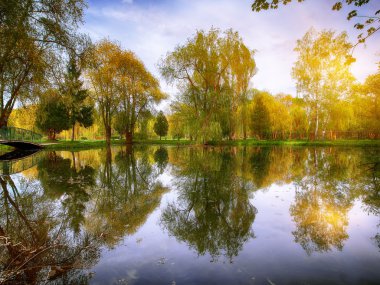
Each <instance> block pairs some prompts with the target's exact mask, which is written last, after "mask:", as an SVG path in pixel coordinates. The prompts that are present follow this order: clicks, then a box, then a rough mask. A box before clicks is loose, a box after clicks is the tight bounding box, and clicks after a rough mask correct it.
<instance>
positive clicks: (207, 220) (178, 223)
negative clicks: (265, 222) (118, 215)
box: [161, 149, 256, 261]
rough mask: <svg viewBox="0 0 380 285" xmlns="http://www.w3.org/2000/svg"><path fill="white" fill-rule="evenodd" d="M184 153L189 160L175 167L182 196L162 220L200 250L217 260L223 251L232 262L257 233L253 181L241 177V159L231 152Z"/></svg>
mask: <svg viewBox="0 0 380 285" xmlns="http://www.w3.org/2000/svg"><path fill="white" fill-rule="evenodd" d="M184 152H186V154H185V155H186V159H185V161H186V162H187V164H186V166H185V165H181V167H178V168H176V170H175V176H176V179H175V186H176V188H177V190H178V200H177V201H176V202H174V203H171V204H169V205H168V206H167V207H166V209H165V210H164V211H163V213H162V217H161V223H162V225H163V227H164V228H165V229H166V230H168V232H169V233H170V234H171V235H174V236H175V237H176V238H177V239H178V240H180V241H184V242H186V243H187V244H188V245H189V246H190V247H191V248H193V249H195V250H196V251H197V252H198V254H200V255H204V254H206V253H209V254H210V255H211V257H212V258H213V259H217V258H218V257H219V256H220V255H222V254H223V255H225V256H226V257H227V258H229V259H230V260H231V261H232V258H233V257H235V256H237V255H238V253H239V251H240V250H241V249H242V247H243V245H244V243H245V242H246V241H247V240H248V239H249V238H251V237H253V232H252V224H253V221H254V219H255V215H256V209H255V207H253V206H252V205H251V204H250V202H249V189H250V188H251V187H252V185H251V184H249V183H248V182H246V181H244V180H243V179H242V178H241V177H239V176H237V174H236V172H235V170H236V167H237V165H236V164H235V163H236V160H235V159H234V156H233V155H232V154H231V153H229V152H228V151H226V152H224V151H222V152H218V151H208V150H203V151H198V150H194V149H188V150H184ZM182 159H183V158H182Z"/></svg>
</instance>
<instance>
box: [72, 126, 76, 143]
mask: <svg viewBox="0 0 380 285" xmlns="http://www.w3.org/2000/svg"><path fill="white" fill-rule="evenodd" d="M74 137H75V124H73V130H72V132H71V141H72V142H73V141H74Z"/></svg>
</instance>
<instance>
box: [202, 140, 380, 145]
mask: <svg viewBox="0 0 380 285" xmlns="http://www.w3.org/2000/svg"><path fill="white" fill-rule="evenodd" d="M208 144H209V145H215V146H219V145H231V146H272V145H284V146H380V140H334V141H331V140H314V141H312V140H256V139H246V140H233V141H218V142H210V143H208Z"/></svg>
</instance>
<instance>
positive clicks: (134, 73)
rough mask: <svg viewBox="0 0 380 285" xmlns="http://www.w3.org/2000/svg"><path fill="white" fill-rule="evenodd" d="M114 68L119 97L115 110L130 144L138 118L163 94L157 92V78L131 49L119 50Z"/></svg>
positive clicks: (151, 107)
mask: <svg viewBox="0 0 380 285" xmlns="http://www.w3.org/2000/svg"><path fill="white" fill-rule="evenodd" d="M116 68H117V69H116V74H117V77H116V80H117V81H116V85H117V91H118V92H119V98H120V104H119V107H118V112H119V114H120V116H122V117H123V122H124V125H123V128H122V129H123V130H124V134H125V139H126V143H127V144H130V143H132V140H133V135H134V131H135V128H136V124H137V122H138V120H139V119H140V118H141V119H143V117H144V114H148V113H150V111H153V110H154V104H157V103H159V102H161V101H162V100H164V99H166V97H167V95H166V94H165V93H163V92H162V91H161V89H160V84H159V82H158V80H157V79H156V78H155V77H154V76H153V75H152V74H151V73H150V72H149V71H148V70H147V69H146V67H145V66H144V64H143V63H142V61H141V60H140V59H138V58H137V56H136V55H135V54H134V53H133V52H131V51H122V50H121V51H119V54H118V57H117V66H116ZM165 119H166V118H165ZM166 132H167V131H166Z"/></svg>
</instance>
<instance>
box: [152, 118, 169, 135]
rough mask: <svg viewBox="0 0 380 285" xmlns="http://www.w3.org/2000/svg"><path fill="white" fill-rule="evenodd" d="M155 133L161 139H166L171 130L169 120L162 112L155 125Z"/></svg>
mask: <svg viewBox="0 0 380 285" xmlns="http://www.w3.org/2000/svg"><path fill="white" fill-rule="evenodd" d="M153 128H154V132H155V133H156V134H157V135H158V136H160V140H161V137H164V136H166V135H167V133H168V129H169V123H168V120H167V119H166V117H165V115H164V113H163V112H162V111H160V112H159V113H158V115H157V118H156V122H155V123H154V126H153Z"/></svg>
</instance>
